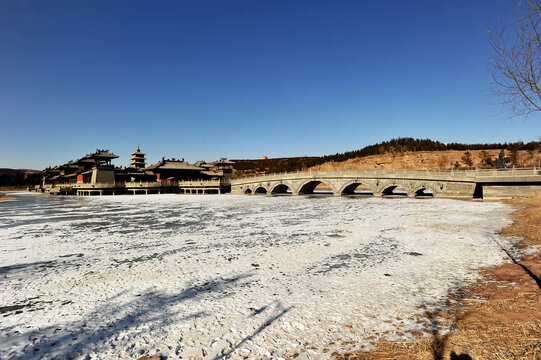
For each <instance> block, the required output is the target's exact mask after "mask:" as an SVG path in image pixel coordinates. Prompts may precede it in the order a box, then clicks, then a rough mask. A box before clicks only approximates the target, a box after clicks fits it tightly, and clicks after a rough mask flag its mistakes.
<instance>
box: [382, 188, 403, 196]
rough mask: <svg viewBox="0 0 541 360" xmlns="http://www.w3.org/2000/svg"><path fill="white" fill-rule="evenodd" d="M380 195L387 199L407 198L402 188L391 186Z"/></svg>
mask: <svg viewBox="0 0 541 360" xmlns="http://www.w3.org/2000/svg"><path fill="white" fill-rule="evenodd" d="M382 195H383V196H388V197H407V196H408V192H407V190H406V189H404V188H403V187H402V186H399V185H392V186H389V187H388V188H386V189H385V190H383V193H382Z"/></svg>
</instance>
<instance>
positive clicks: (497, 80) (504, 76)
mask: <svg viewBox="0 0 541 360" xmlns="http://www.w3.org/2000/svg"><path fill="white" fill-rule="evenodd" d="M489 41H490V45H491V46H492V49H493V51H494V56H493V57H492V59H491V67H492V78H493V79H494V86H493V92H494V94H495V95H496V96H498V97H499V98H500V99H501V101H502V103H503V104H506V105H508V106H509V108H510V110H511V111H512V113H513V114H515V115H528V114H530V113H532V112H534V111H541V88H540V87H541V0H528V1H527V6H526V8H525V9H521V16H519V18H518V19H517V20H516V22H514V23H512V24H510V25H507V26H506V25H501V26H500V27H499V30H497V31H493V30H492V29H489Z"/></svg>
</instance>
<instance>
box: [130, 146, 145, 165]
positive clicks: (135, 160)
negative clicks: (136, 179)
mask: <svg viewBox="0 0 541 360" xmlns="http://www.w3.org/2000/svg"><path fill="white" fill-rule="evenodd" d="M145 155H146V154H145V153H143V152H141V150H139V145H137V150H136V151H135V152H134V153H132V154H131V163H130V166H131V167H132V168H135V169H142V168H144V167H145V165H146V161H145Z"/></svg>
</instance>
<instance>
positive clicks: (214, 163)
mask: <svg viewBox="0 0 541 360" xmlns="http://www.w3.org/2000/svg"><path fill="white" fill-rule="evenodd" d="M211 164H212V165H214V166H219V165H233V164H234V162H233V161H231V160H227V159H226V158H221V159H220V160H217V161H213V162H211Z"/></svg>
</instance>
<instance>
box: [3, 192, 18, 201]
mask: <svg viewBox="0 0 541 360" xmlns="http://www.w3.org/2000/svg"><path fill="white" fill-rule="evenodd" d="M8 200H15V198H14V197H13V196H9V195H6V194H2V193H0V201H8Z"/></svg>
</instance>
